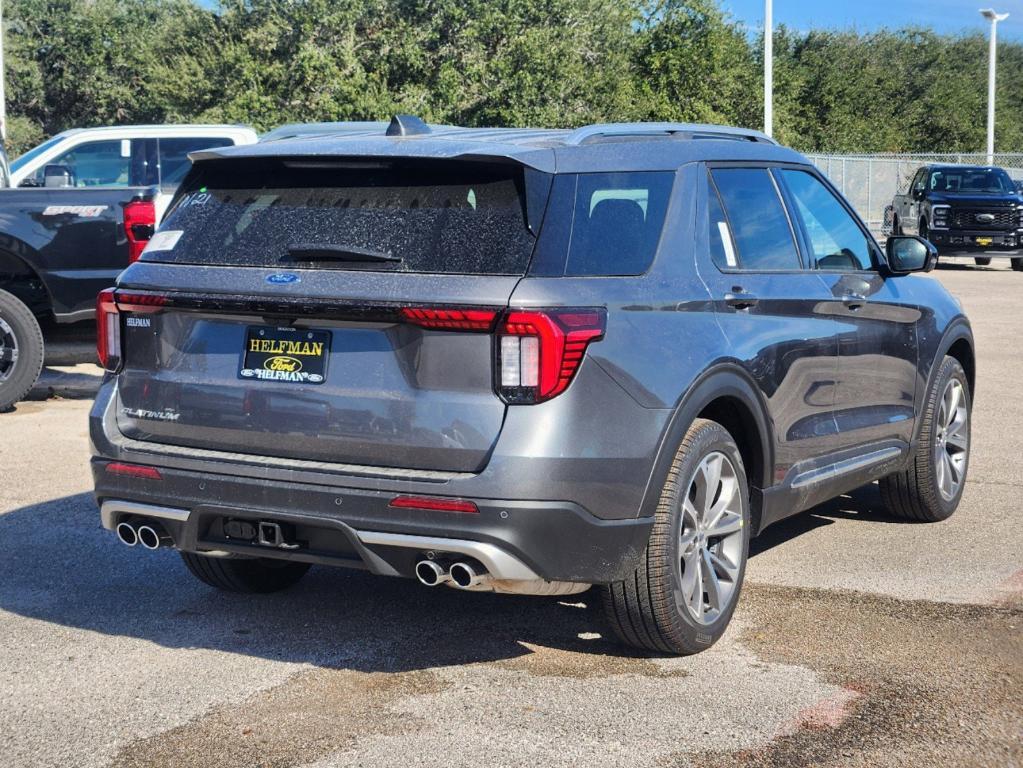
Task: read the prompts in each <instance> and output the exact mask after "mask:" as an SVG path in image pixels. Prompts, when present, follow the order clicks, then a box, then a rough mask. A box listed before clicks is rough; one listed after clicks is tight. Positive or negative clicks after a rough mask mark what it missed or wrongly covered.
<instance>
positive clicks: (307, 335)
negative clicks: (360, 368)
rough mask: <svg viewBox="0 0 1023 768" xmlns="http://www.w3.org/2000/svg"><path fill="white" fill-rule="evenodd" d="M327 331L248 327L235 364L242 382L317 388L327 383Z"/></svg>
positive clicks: (329, 339)
mask: <svg viewBox="0 0 1023 768" xmlns="http://www.w3.org/2000/svg"><path fill="white" fill-rule="evenodd" d="M330 341H331V333H330V331H326V330H321V329H314V328H291V327H285V326H273V325H250V326H248V327H247V328H246V329H245V343H244V346H243V347H242V353H241V359H240V360H239V363H238V378H240V379H244V380H246V381H260V382H279V383H283V384H312V385H314V386H315V385H320V384H323V383H324V382H325V381H326V380H327V363H328V362H329V361H330Z"/></svg>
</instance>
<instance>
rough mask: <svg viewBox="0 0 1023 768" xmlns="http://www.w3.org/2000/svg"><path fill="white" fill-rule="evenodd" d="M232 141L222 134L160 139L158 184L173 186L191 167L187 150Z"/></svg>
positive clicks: (176, 184) (222, 144)
mask: <svg viewBox="0 0 1023 768" xmlns="http://www.w3.org/2000/svg"><path fill="white" fill-rule="evenodd" d="M233 144H234V142H233V141H232V140H231V139H228V138H226V137H223V136H218V137H210V136H206V137H200V136H193V137H189V138H184V139H160V140H159V150H158V151H159V155H160V186H161V187H163V188H164V189H168V188H174V187H176V186H178V184H180V183H181V180H182V179H183V178H185V174H186V173H188V169H189V168H190V167H191V165H192V164H191V163H190V162H189V160H188V153H189V152H198V151H199V150H200V149H212V148H214V147H230V146H231V145H233Z"/></svg>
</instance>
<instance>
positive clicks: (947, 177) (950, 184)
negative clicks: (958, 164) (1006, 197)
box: [930, 168, 1016, 193]
mask: <svg viewBox="0 0 1023 768" xmlns="http://www.w3.org/2000/svg"><path fill="white" fill-rule="evenodd" d="M930 188H931V190H933V191H934V192H1006V193H1008V192H1015V191H1016V185H1015V184H1013V183H1012V179H1011V178H1009V174H1007V173H1006V172H1005V171H1003V170H1002V169H1001V168H939V169H937V170H935V171H932V172H931V181H930Z"/></svg>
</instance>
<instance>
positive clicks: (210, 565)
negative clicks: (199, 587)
mask: <svg viewBox="0 0 1023 768" xmlns="http://www.w3.org/2000/svg"><path fill="white" fill-rule="evenodd" d="M180 554H181V559H182V560H184V561H185V565H186V566H187V567H188V570H190V571H191V572H192V575H193V576H195V577H196V578H197V579H199V581H201V582H203V583H205V584H209V585H210V586H211V587H216V588H217V589H222V590H224V591H225V592H243V593H261V594H262V593H267V592H278V591H280V590H282V589H287V588H288V587H290V586H293V585H294V584H295V583H296V582H297V581H298V580H299V579H301V578H302V577H303V576H305V573H306V571H308V570H309V563H292V562H288V561H287V560H272V559H270V558H262V557H261V558H234V557H208V556H206V555H197V554H195V553H193V552H181V553H180Z"/></svg>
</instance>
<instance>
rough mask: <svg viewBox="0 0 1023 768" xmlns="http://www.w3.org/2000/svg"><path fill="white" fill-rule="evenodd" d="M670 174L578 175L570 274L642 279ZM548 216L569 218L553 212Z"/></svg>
mask: <svg viewBox="0 0 1023 768" xmlns="http://www.w3.org/2000/svg"><path fill="white" fill-rule="evenodd" d="M673 178H674V174H671V173H663V172H656V173H587V174H580V175H579V176H578V177H577V182H576V189H575V200H574V206H573V210H572V211H570V212H567V213H568V215H569V216H570V217H571V219H572V234H571V240H570V243H569V249H568V262H567V264H566V267H565V274H566V275H641V274H643V273H644V272H646V270H647V269H648V268H649V267H650V263H651V262H652V261H653V258H654V252H655V251H656V250H657V243H658V241H659V240H660V238H661V227H662V226H663V225H664V214H665V211H666V210H667V208H668V198H669V197H670V195H671V185H672V180H673ZM548 215H555V216H559V215H564V212H562V211H557V210H552V211H550V212H549V213H548Z"/></svg>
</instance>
